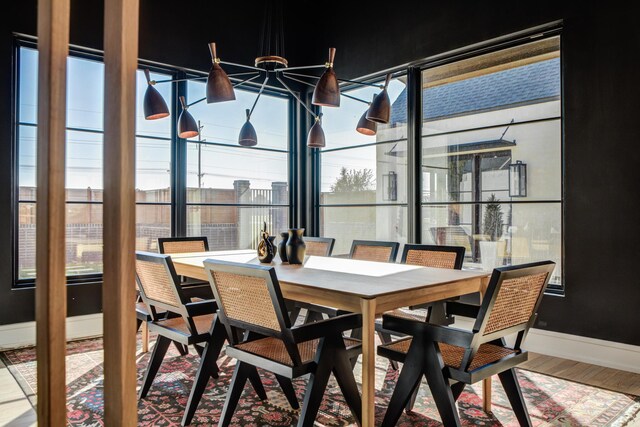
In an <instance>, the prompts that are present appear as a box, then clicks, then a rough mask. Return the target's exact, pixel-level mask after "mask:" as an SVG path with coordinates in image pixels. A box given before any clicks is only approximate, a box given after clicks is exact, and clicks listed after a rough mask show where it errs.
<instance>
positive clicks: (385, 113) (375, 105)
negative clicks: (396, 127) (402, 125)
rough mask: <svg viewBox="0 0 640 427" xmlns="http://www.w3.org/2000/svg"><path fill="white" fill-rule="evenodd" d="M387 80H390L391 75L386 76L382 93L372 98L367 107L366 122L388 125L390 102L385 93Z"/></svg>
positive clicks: (387, 94)
mask: <svg viewBox="0 0 640 427" xmlns="http://www.w3.org/2000/svg"><path fill="white" fill-rule="evenodd" d="M389 80H391V74H387V78H386V80H385V82H384V89H382V92H380V93H379V94H377V95H376V97H375V98H373V102H372V103H371V105H370V106H369V110H367V116H366V117H367V120H371V121H372V122H376V123H389V119H390V118H391V100H390V99H389V93H388V92H387V86H389Z"/></svg>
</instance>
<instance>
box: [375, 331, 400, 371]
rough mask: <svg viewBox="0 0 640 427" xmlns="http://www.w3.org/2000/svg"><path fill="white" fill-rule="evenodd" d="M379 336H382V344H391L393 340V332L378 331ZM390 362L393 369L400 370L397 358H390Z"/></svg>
mask: <svg viewBox="0 0 640 427" xmlns="http://www.w3.org/2000/svg"><path fill="white" fill-rule="evenodd" d="M378 338H380V341H381V342H382V344H389V343H390V342H391V334H390V333H388V332H381V331H378ZM389 364H391V369H393V370H394V371H397V370H398V362H396V361H395V360H389Z"/></svg>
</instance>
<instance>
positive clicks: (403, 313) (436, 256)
mask: <svg viewBox="0 0 640 427" xmlns="http://www.w3.org/2000/svg"><path fill="white" fill-rule="evenodd" d="M464 253H465V248H464V247H462V246H439V245H418V244H409V243H407V244H405V245H404V249H403V251H402V258H401V261H400V262H401V263H402V264H408V265H416V266H420V267H432V268H447V269H456V270H460V269H462V263H463V262H464ZM434 312H436V313H435V314H436V315H437V317H438V319H437V320H438V322H437V323H442V321H443V320H444V318H445V317H446V316H445V313H444V303H429V304H423V305H419V306H411V307H406V308H397V309H394V310H391V311H388V312H386V313H385V314H388V315H391V316H397V317H402V318H406V319H412V320H418V321H422V322H429V321H430V320H431V317H432V315H433V314H434ZM376 332H377V333H378V337H379V338H380V341H381V342H382V344H387V343H390V342H391V335H392V334H393V335H400V336H402V335H403V334H401V333H399V332H398V331H389V330H387V329H384V328H383V327H382V321H381V320H380V319H378V320H376ZM390 362H391V367H392V368H393V369H394V370H397V369H398V362H396V361H395V360H391V361H390Z"/></svg>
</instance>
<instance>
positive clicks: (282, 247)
mask: <svg viewBox="0 0 640 427" xmlns="http://www.w3.org/2000/svg"><path fill="white" fill-rule="evenodd" d="M280 237H282V240H280V243H278V255H280V261H282V262H288V261H289V259H288V258H287V240H289V232H288V231H283V232H282V233H280Z"/></svg>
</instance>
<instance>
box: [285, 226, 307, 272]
mask: <svg viewBox="0 0 640 427" xmlns="http://www.w3.org/2000/svg"><path fill="white" fill-rule="evenodd" d="M303 234H304V228H291V229H289V240H287V259H288V260H289V264H302V262H303V261H304V254H305V252H306V251H307V245H306V244H305V243H304V240H302V235H303Z"/></svg>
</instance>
